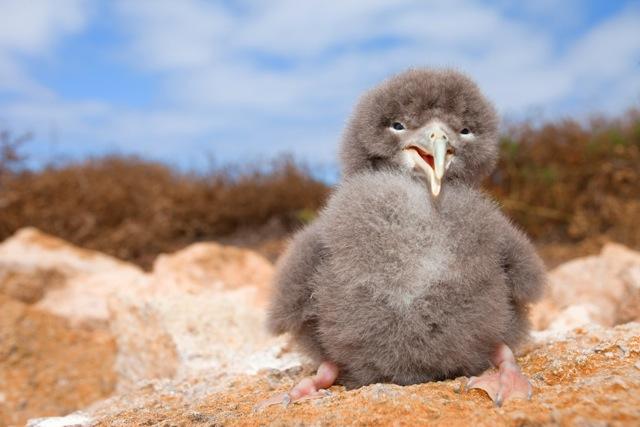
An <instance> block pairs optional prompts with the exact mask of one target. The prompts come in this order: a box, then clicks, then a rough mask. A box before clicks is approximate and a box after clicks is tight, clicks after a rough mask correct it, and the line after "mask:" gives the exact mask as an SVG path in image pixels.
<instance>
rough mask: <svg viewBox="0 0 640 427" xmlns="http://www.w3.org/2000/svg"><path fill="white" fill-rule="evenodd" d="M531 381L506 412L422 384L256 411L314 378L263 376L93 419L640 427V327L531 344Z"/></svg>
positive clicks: (527, 356) (115, 403)
mask: <svg viewBox="0 0 640 427" xmlns="http://www.w3.org/2000/svg"><path fill="white" fill-rule="evenodd" d="M519 362H520V364H521V365H522V367H523V371H524V372H525V373H526V374H527V375H528V376H529V377H530V378H531V381H532V383H533V386H534V394H533V398H532V399H531V401H522V400H513V401H508V402H506V403H505V404H504V406H503V407H502V408H496V407H495V406H494V405H493V403H492V402H491V401H490V400H489V398H488V396H487V395H486V394H484V392H482V391H479V390H471V391H465V390H464V385H465V383H466V378H458V379H455V380H450V381H443V382H435V383H427V384H420V385H413V386H406V387H402V386H397V385H391V384H374V385H370V386H367V387H363V388H361V389H358V390H352V391H345V390H344V388H342V387H340V386H335V387H332V389H331V391H332V395H331V396H329V397H326V398H322V399H317V400H312V401H306V402H301V403H296V404H292V405H289V406H288V407H286V408H285V407H283V406H281V405H276V406H270V407H268V408H266V409H264V410H262V411H256V410H255V405H256V404H257V403H258V402H260V401H261V400H263V399H265V398H267V397H269V396H271V395H273V394H275V393H279V392H284V391H286V390H288V388H289V387H291V385H292V384H293V383H294V381H296V380H298V379H299V378H300V377H301V376H302V375H304V374H305V373H307V372H305V371H304V370H301V369H289V370H287V371H276V370H271V371H263V372H260V373H259V374H258V375H256V376H237V377H225V376H215V375H212V376H210V377H206V376H204V377H200V378H197V379H191V380H189V381H183V382H180V383H174V382H167V381H165V382H152V383H149V384H148V385H146V386H144V387H142V388H141V389H139V390H138V391H136V392H134V393H131V394H127V395H124V396H121V397H117V398H114V399H109V400H107V401H106V402H103V403H101V404H98V405H97V406H95V407H94V408H93V409H92V410H90V411H89V412H88V415H89V416H90V417H92V418H93V422H95V423H97V425H99V426H114V425H167V426H189V425H225V426H233V425H406V426H411V425H438V426H463V425H477V426H502V425H504V426H519V425H590V426H591V425H620V426H623V425H625V426H626V425H628V426H637V425H639V423H640V324H638V323H629V324H627V325H623V326H618V327H616V328H612V329H606V328H591V329H580V330H577V331H575V332H573V333H571V334H570V335H568V336H567V337H564V338H560V339H553V338H549V337H547V338H545V340H544V341H542V342H538V343H535V344H531V345H529V347H528V349H526V350H525V353H524V354H523V355H522V356H521V357H520V358H519Z"/></svg>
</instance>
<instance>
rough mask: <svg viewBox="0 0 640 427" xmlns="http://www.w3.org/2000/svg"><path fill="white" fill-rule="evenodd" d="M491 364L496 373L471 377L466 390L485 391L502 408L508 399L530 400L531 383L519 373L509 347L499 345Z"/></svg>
mask: <svg viewBox="0 0 640 427" xmlns="http://www.w3.org/2000/svg"><path fill="white" fill-rule="evenodd" d="M492 362H493V364H494V365H495V366H497V367H498V371H497V372H485V373H484V374H482V375H481V376H479V377H471V378H470V379H469V381H468V382H467V387H466V388H467V389H472V388H479V389H482V390H484V391H486V392H487V394H488V395H489V397H491V399H492V400H493V401H494V402H495V404H496V406H502V404H503V403H504V402H506V401H507V400H508V399H531V394H532V391H533V389H532V387H531V383H530V382H529V379H528V378H527V377H526V376H525V375H524V374H523V373H522V372H521V371H520V367H519V366H518V364H517V363H516V359H515V357H514V356H513V352H512V351H511V349H510V348H509V347H507V346H506V345H505V344H502V345H500V347H498V350H497V351H496V354H495V355H494V357H493V359H492Z"/></svg>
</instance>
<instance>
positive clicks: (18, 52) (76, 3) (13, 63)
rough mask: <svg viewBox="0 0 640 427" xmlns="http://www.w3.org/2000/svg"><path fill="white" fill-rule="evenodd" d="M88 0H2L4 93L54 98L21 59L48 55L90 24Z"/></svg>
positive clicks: (0, 87)
mask: <svg viewBox="0 0 640 427" xmlns="http://www.w3.org/2000/svg"><path fill="white" fill-rule="evenodd" d="M87 8H88V4H87V3H86V1H85V0H57V1H55V2H54V1H48V0H31V1H23V0H0V93H2V92H12V93H21V94H23V95H26V96H51V92H50V91H49V90H47V89H46V88H45V87H43V86H41V85H40V84H38V83H37V82H35V81H34V80H33V79H31V78H30V77H28V73H27V72H26V70H25V67H23V66H22V63H21V59H22V58H23V57H25V56H38V55H46V54H47V53H49V51H50V49H51V48H52V46H53V45H55V43H57V42H58V41H59V40H60V39H61V38H63V37H64V36H66V35H68V34H72V33H75V32H77V31H80V30H81V29H82V28H83V27H84V26H85V24H86V18H87V13H88V11H87Z"/></svg>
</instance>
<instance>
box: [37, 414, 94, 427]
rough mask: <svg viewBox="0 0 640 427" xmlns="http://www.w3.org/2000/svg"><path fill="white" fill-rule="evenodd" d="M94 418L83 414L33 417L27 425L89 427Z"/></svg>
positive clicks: (38, 426)
mask: <svg viewBox="0 0 640 427" xmlns="http://www.w3.org/2000/svg"><path fill="white" fill-rule="evenodd" d="M92 424H93V420H92V419H91V418H89V417H87V416H84V415H81V414H72V415H67V416H66V417H46V418H33V419H30V420H29V421H28V422H27V427H88V426H90V425H92Z"/></svg>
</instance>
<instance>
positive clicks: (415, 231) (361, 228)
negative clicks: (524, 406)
mask: <svg viewBox="0 0 640 427" xmlns="http://www.w3.org/2000/svg"><path fill="white" fill-rule="evenodd" d="M309 231H311V233H309V234H307V235H301V236H300V237H302V238H301V239H299V240H298V241H296V243H295V244H294V245H293V246H292V248H291V249H292V250H293V251H297V246H298V245H305V241H307V240H313V241H314V242H315V244H316V248H315V249H314V250H315V251H316V253H317V258H316V262H317V263H316V265H314V267H313V269H312V271H313V273H312V275H311V276H310V277H308V288H307V294H306V296H307V299H306V301H305V302H304V309H303V311H304V314H302V313H301V314H302V316H303V317H304V319H301V320H302V322H301V323H300V326H301V327H300V328H297V330H294V331H293V332H294V335H295V336H296V337H298V340H299V341H300V343H301V344H302V345H303V348H305V349H306V350H307V352H308V353H309V354H310V355H311V356H313V357H315V358H316V359H318V360H323V359H327V358H328V359H330V360H333V361H334V362H335V363H336V364H337V365H338V366H339V367H340V368H341V382H342V383H343V384H345V385H347V386H349V387H357V386H361V385H365V384H370V383H374V382H393V383H396V384H413V383H419V382H424V381H429V380H436V379H443V378H451V377H455V376H459V375H475V374H478V373H480V372H482V371H483V370H484V369H486V368H487V367H488V366H489V364H490V363H489V360H490V354H491V351H492V349H493V348H494V347H495V345H496V344H498V343H500V342H504V343H506V344H507V345H509V346H515V345H517V344H518V343H519V342H520V341H521V340H522V339H523V337H524V336H525V334H526V332H527V321H526V316H525V307H524V306H523V305H521V304H518V297H519V295H517V291H516V289H513V286H514V283H513V282H512V278H510V276H509V271H508V270H506V269H505V268H506V267H508V264H509V263H510V259H511V258H512V257H514V256H520V257H521V259H520V262H522V261H523V259H522V257H524V258H525V261H526V258H527V257H529V258H531V254H533V251H532V249H531V248H530V247H529V245H528V243H527V242H526V240H525V239H524V237H523V236H521V235H520V233H519V232H518V231H517V230H515V229H514V228H513V227H512V226H511V225H510V223H509V222H508V221H507V220H506V219H505V218H504V217H503V216H502V215H501V214H500V212H499V211H498V210H497V209H496V207H495V206H494V205H493V203H491V202H490V201H488V200H487V199H486V198H485V197H484V196H482V195H481V194H480V193H479V192H477V191H476V190H474V189H472V188H470V187H468V186H464V185H452V186H450V187H449V188H447V189H446V191H444V192H443V194H442V195H441V197H440V199H438V200H437V201H436V200H433V199H432V198H431V197H430V195H429V192H428V189H427V187H426V186H425V185H424V183H423V182H422V181H420V180H418V179H416V178H414V177H411V176H409V175H406V174H401V173H397V172H393V171H388V172H375V173H371V172H365V173H362V174H359V175H355V176H353V177H351V178H350V179H348V180H346V181H345V182H344V183H343V184H342V185H341V186H340V187H339V188H338V190H337V191H336V192H335V194H334V195H333V197H332V198H331V200H330V201H329V203H328V206H327V208H326V209H325V210H324V211H323V212H322V213H321V215H320V218H319V219H318V221H317V223H316V224H315V225H314V227H313V229H312V230H309ZM518 251H519V252H518ZM297 254H298V255H299V254H300V253H297ZM295 255H296V254H294V253H290V254H289V257H291V256H293V257H295ZM534 256H535V254H534ZM286 262H287V260H286V259H285V263H286ZM294 262H296V261H294ZM273 320H275V319H274V318H272V321H273ZM274 326H275V325H274ZM281 326H283V325H281Z"/></svg>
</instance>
